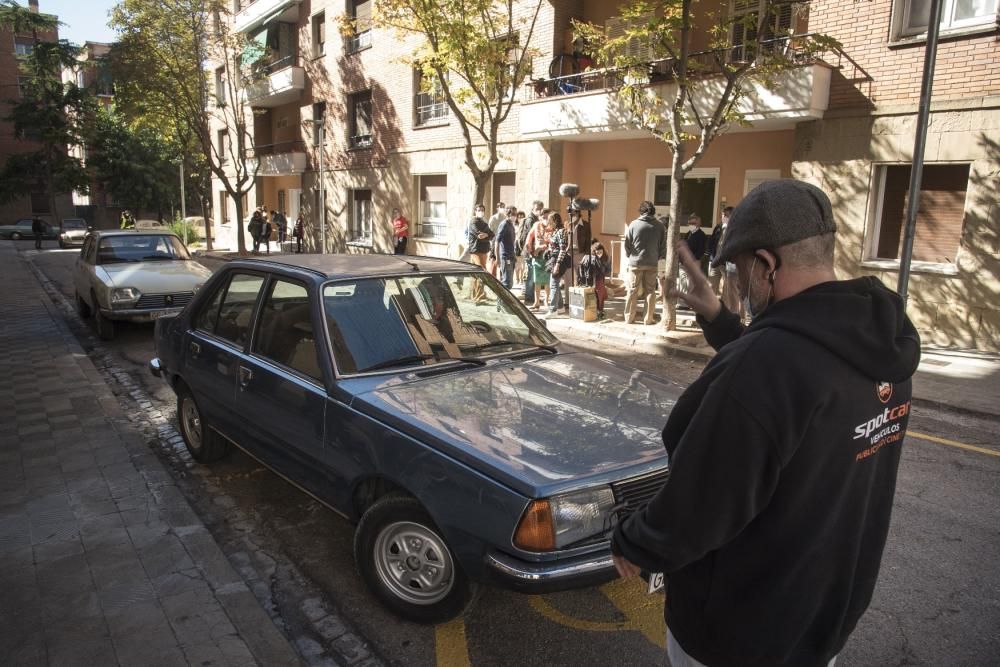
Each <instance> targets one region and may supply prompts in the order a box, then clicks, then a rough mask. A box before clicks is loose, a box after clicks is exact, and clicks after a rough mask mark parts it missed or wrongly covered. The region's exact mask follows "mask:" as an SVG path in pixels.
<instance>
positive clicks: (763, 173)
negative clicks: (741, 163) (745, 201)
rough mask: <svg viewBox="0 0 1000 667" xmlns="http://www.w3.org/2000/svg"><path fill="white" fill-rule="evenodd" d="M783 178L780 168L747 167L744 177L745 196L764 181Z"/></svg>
mask: <svg viewBox="0 0 1000 667" xmlns="http://www.w3.org/2000/svg"><path fill="white" fill-rule="evenodd" d="M779 178H781V170H780V169H747V170H746V174H745V176H744V178H743V196H744V197H745V196H747V195H748V194H750V192H751V191H752V190H753V189H754V188H756V187H757V186H758V185H760V184H761V183H763V182H764V181H774V180H777V179H779Z"/></svg>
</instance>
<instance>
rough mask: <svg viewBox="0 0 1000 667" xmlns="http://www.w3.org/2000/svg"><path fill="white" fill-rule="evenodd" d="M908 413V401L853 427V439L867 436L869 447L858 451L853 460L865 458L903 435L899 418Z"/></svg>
mask: <svg viewBox="0 0 1000 667" xmlns="http://www.w3.org/2000/svg"><path fill="white" fill-rule="evenodd" d="M909 413H910V402H909V401H907V402H906V403H903V404H902V405H897V406H896V407H894V408H886V409H885V410H883V411H882V412H881V413H879V414H878V415H876V416H875V417H873V418H872V419H869V420H868V421H866V422H863V423H861V424H858V425H857V426H855V427H854V440H858V439H860V438H868V442H869V444H870V445H871V446H870V447H868V448H866V449H863V450H861V451H860V452H858V455H857V457H856V458H855V460H858V461H860V460H861V459H864V458H867V457H869V456H871V455H872V454H874V453H875V452H877V451H878V450H879V449H881V448H882V447H884V446H885V445H888V444H890V443H893V442H898V441H899V440H901V439H902V437H903V433H904V431H903V426H902V424H900V423H899V420H900V419H902V418H903V417H905V416H906V415H908V414H909ZM876 429H877V430H876Z"/></svg>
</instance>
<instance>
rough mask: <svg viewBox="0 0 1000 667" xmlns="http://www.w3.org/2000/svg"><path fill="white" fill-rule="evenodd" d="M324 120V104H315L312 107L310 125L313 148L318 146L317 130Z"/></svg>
mask: <svg viewBox="0 0 1000 667" xmlns="http://www.w3.org/2000/svg"><path fill="white" fill-rule="evenodd" d="M325 119H326V102H317V103H316V104H314V105H313V124H312V126H313V127H312V135H313V146H319V140H320V136H319V128H320V126H321V125H322V121H323V120H325Z"/></svg>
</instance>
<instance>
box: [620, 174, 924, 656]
mask: <svg viewBox="0 0 1000 667" xmlns="http://www.w3.org/2000/svg"><path fill="white" fill-rule="evenodd" d="M836 229H837V228H836V224H835V223H834V220H833V212H832V208H831V205H830V200H829V198H828V197H827V196H826V194H825V193H824V192H823V191H822V190H820V189H819V188H817V187H815V186H813V185H810V184H807V183H804V182H802V181H793V180H791V179H784V180H780V181H768V182H766V183H763V184H761V185H759V186H757V187H756V188H755V189H754V190H753V191H752V192H751V193H750V194H749V195H747V197H746V198H745V199H744V200H743V201H742V202H740V204H739V205H738V206H737V207H736V209H735V210H734V211H733V214H732V218H731V219H730V221H729V225H728V229H727V230H726V235H725V237H724V238H723V240H722V246H721V248H720V249H719V251H718V253H717V255H716V258H715V262H716V263H717V264H721V263H722V262H727V261H728V262H733V263H734V264H735V265H736V267H737V281H738V283H739V286H740V287H739V289H740V296H741V297H742V298H743V299H744V300H745V301H746V302H747V304H748V309H749V311H750V313H751V316H752V318H753V319H752V320H751V322H750V325H749V326H746V327H745V326H744V325H743V324H742V323H741V322H740V319H739V317H738V316H737V315H736V314H735V313H733V312H731V311H730V310H729V309H727V308H726V307H725V306H724V305H723V304H722V303H720V301H719V299H718V297H717V296H716V295H715V293H714V292H713V291H712V286H711V283H709V281H708V278H707V277H706V276H705V275H704V274H703V273H702V271H701V266H700V264H699V262H698V261H697V259H696V258H695V257H694V256H693V255H692V254H691V251H690V250H689V249H688V247H687V246H686V245H685V244H683V243H680V244H678V253H679V255H680V259H681V263H682V266H683V268H684V270H685V271H686V272H687V273H688V274H689V276H690V284H691V288H690V290H689V291H688V292H686V293H682V294H681V295H680V296H681V298H683V299H684V300H685V301H686V302H687V303H688V304H689V305H690V306H691V308H692V310H694V312H695V313H696V315H697V321H698V324H699V325H700V326H701V328H702V330H703V332H704V334H705V338H706V340H708V342H709V343H710V344H711V345H712V347H713V348H715V349H716V351H717V354H716V355H715V357H713V359H712V360H711V361H710V362H709V363H708V365H707V366H706V367H705V370H704V371H703V372H702V374H701V376H700V377H699V378H698V379H697V380H695V381H694V382H693V383H692V384H691V385H690V386H689V387H688V388H687V389H686V390H685V391H684V393H683V394H682V395H681V396H680V398H678V400H677V403H676V405H675V406H674V408H673V410H672V411H671V413H670V416H669V417H668V419H667V423H666V426H665V427H664V429H663V444H664V446H665V448H666V450H667V453H668V455H669V457H670V476H669V477H668V478H667V480H666V481H665V482H664V484H663V486H662V487H661V488H660V490H659V491H658V492H657V493H656V495H655V496H653V498H652V499H651V500H650V501H649V503H648V504H647V505H646V506H645V507H643V508H642V509H640V510H638V511H636V512H634V513H633V514H631V515H629V516H628V517H626V518H624V519H623V520H622V521H621V522H620V523H618V525H617V527H616V528H615V531H614V535H613V537H612V542H611V548H612V554H613V560H614V563H615V566H616V568H617V570H618V572H619V573H620V574H621V575H622V576H624V577H631V576H634V575H636V574H637V573H638V572H639V570H640V568H643V569H646V570H647V571H649V572H662V573H663V574H664V581H665V582H666V589H667V590H666V602H665V606H664V617H665V619H666V624H667V627H668V630H667V656H668V658H669V660H670V663H671V664H672V665H721V666H728V665H768V666H776V667H780V666H785V665H787V666H791V665H821V666H822V665H833V663H834V661H835V660H836V658H837V655H838V654H839V652H840V651H841V649H842V648H843V647H844V644H845V643H846V641H847V639H848V637H849V636H850V634H851V632H852V631H853V630H854V628H855V626H856V625H857V623H858V621H859V619H860V618H861V616H862V614H863V613H864V611H865V609H866V608H867V607H868V604H869V603H870V602H871V599H872V593H873V592H874V589H875V582H876V580H877V579H878V571H879V565H880V562H881V559H882V552H883V549H884V547H885V543H886V538H887V535H888V532H889V519H890V515H891V512H892V505H893V495H894V492H895V486H896V474H897V470H898V467H899V461H900V454H901V451H902V446H903V437H904V435H905V433H906V425H907V420H908V415H909V409H910V399H911V393H912V380H911V378H912V375H913V373H914V371H915V370H916V368H917V365H918V363H919V361H920V339H919V336H918V335H917V332H916V329H915V328H914V326H913V324H912V323H911V322H910V320H909V319H908V318H907V316H906V313H905V311H904V307H903V302H902V300H901V299H900V297H899V295H898V294H896V293H895V292H893V291H892V290H890V289H888V288H887V287H886V286H885V285H883V284H882V283H881V282H880V281H879V280H878V279H877V278H875V277H872V276H867V277H863V278H857V279H853V280H839V279H838V278H837V276H836V273H835V271H834V247H835V233H836Z"/></svg>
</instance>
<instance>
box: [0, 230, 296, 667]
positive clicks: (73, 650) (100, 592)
mask: <svg viewBox="0 0 1000 667" xmlns="http://www.w3.org/2000/svg"><path fill="white" fill-rule="evenodd" d="M0 280H2V281H3V284H5V285H7V286H8V289H7V290H5V291H4V292H3V293H2V294H0V312H2V313H3V316H2V318H0V350H2V351H0V378H3V380H2V381H0V563H2V567H0V591H3V594H2V596H0V618H2V619H3V620H4V622H3V624H2V625H0V655H2V656H4V658H3V660H2V662H3V663H4V664H11V665H61V664H74V665H78V664H92V665H154V664H155V665H207V664H212V665H253V664H261V665H295V664H299V662H300V661H299V658H298V656H297V655H296V654H295V653H294V652H293V651H292V649H291V647H290V646H289V644H288V642H287V640H286V639H285V638H284V636H282V635H281V633H280V632H279V631H278V630H277V628H275V626H274V624H273V623H272V622H271V619H270V618H269V617H268V615H267V614H266V613H265V612H264V610H263V609H261V607H260V605H259V604H258V602H257V600H256V598H255V597H254V595H253V594H252V592H251V591H250V590H249V589H248V588H247V587H246V585H245V584H244V583H243V581H242V579H241V578H240V577H239V575H238V574H237V573H236V572H235V571H234V570H233V568H232V566H231V565H230V564H229V561H228V560H227V559H226V557H225V556H224V554H223V553H222V552H221V551H220V549H219V547H218V545H217V544H216V543H215V541H214V539H213V538H212V536H211V534H210V533H209V532H208V530H207V529H206V528H205V526H204V524H203V523H202V522H201V520H200V519H199V518H198V517H197V515H195V513H194V512H193V511H192V510H191V508H190V506H189V505H188V503H187V501H186V500H185V499H184V497H183V496H182V495H181V493H180V490H179V489H178V488H177V487H176V486H175V485H174V483H173V481H172V479H171V477H170V475H169V473H168V472H167V471H166V470H165V469H164V468H163V466H162V465H161V464H160V462H159V460H158V459H157V458H156V456H155V455H154V454H153V453H152V451H151V450H150V449H149V448H148V447H147V446H146V444H145V443H144V442H143V441H142V439H141V437H139V436H138V434H136V433H135V432H134V431H132V430H131V428H130V426H129V422H128V420H127V418H126V417H125V415H124V414H123V413H122V411H121V408H120V406H119V404H118V401H117V400H116V399H115V397H114V396H113V395H112V393H111V391H110V389H109V388H108V386H107V385H106V384H105V383H104V381H103V379H102V378H101V376H100V374H99V373H98V371H97V369H96V368H95V367H94V366H93V364H92V363H91V361H90V359H89V358H88V357H87V355H86V353H85V352H84V351H83V349H82V348H81V347H80V346H79V344H78V343H77V342H76V340H75V339H74V338H73V336H72V335H71V334H70V332H69V330H68V329H67V327H66V325H65V323H64V322H63V319H62V314H61V313H60V312H59V311H57V310H56V309H55V307H54V306H53V305H52V303H51V301H50V300H49V299H48V298H47V296H46V294H45V292H44V291H43V290H42V288H41V287H40V286H39V285H38V281H37V279H36V278H35V276H34V275H33V274H32V273H31V272H30V271H29V269H28V267H27V266H26V264H25V261H24V260H23V259H22V258H21V257H20V256H19V255H18V253H17V252H16V250H15V249H14V247H13V245H11V244H8V243H0Z"/></svg>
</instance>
